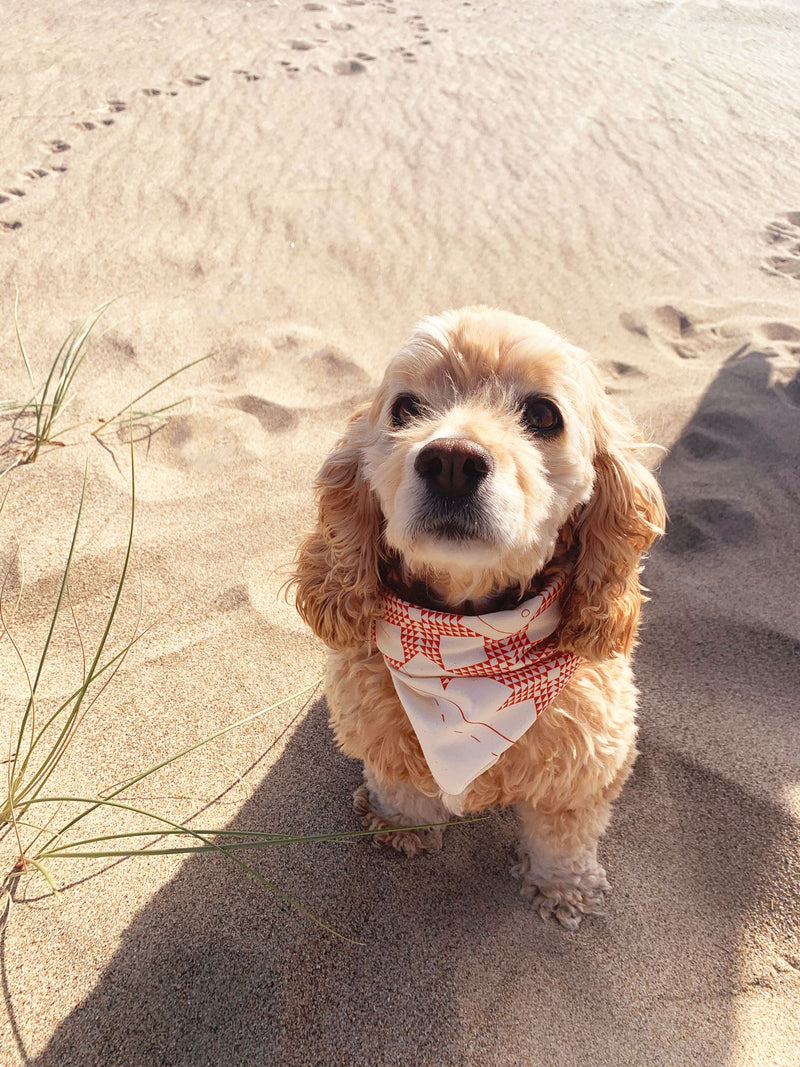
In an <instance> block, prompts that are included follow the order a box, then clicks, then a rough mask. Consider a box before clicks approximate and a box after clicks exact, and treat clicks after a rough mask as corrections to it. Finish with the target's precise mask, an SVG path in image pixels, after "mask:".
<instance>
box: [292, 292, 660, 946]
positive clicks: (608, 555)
mask: <svg viewBox="0 0 800 1067" xmlns="http://www.w3.org/2000/svg"><path fill="white" fill-rule="evenodd" d="M642 448H643V446H642V444H641V441H640V439H639V437H638V436H637V434H636V432H635V430H634V428H633V426H632V424H631V423H630V422H629V421H628V420H627V418H626V417H625V416H624V415H622V414H621V412H620V411H618V410H617V409H616V408H615V407H614V406H613V405H612V403H611V402H610V400H609V399H608V398H607V397H606V395H605V392H604V389H603V387H602V385H601V383H600V380H599V377H598V375H597V372H596V371H595V369H594V368H593V366H592V364H591V362H590V360H589V357H588V356H587V355H586V354H585V353H584V352H583V351H581V350H580V349H577V348H575V347H573V346H572V345H570V344H568V343H566V342H565V341H563V340H562V339H561V338H560V337H558V336H557V335H556V334H554V333H553V332H552V331H550V330H549V329H547V328H546V327H545V326H543V325H541V324H540V323H537V322H532V321H530V320H528V319H525V318H521V317H519V316H516V315H511V314H508V313H505V312H501V311H497V310H494V309H490V308H486V307H474V308H465V309H463V310H460V311H450V312H447V313H445V314H443V315H441V316H439V317H436V318H429V319H425V320H424V321H423V322H422V323H420V325H419V326H418V327H417V328H416V330H415V331H414V333H413V335H412V336H411V338H410V340H409V341H408V342H407V343H406V344H405V345H404V346H403V348H402V349H401V350H400V352H398V354H397V355H396V356H395V357H394V358H393V359H392V361H391V362H390V364H389V367H388V369H387V371H386V375H385V377H384V380H383V383H382V384H381V385H380V387H379V388H378V390H377V393H376V394H375V397H374V399H373V400H372V401H371V402H370V403H368V404H366V405H365V406H364V407H362V408H361V409H360V410H358V411H357V412H356V413H355V414H354V415H353V416H352V418H351V419H350V421H349V424H348V426H347V429H346V432H345V435H344V437H343V438H342V439H341V440H340V441H339V443H338V444H337V445H336V447H335V448H334V449H333V451H332V452H331V454H330V455H329V456H328V458H327V459H326V460H325V462H324V464H323V466H322V469H321V471H320V474H319V477H318V483H317V488H318V506H319V510H318V521H317V524H316V529H315V530H314V531H313V532H312V533H311V534H309V535H308V536H307V537H306V538H305V540H304V541H303V543H302V545H301V546H300V549H299V551H298V556H297V564H296V572H295V575H294V578H293V583H294V585H295V587H296V598H297V607H298V610H299V612H300V614H301V615H302V617H303V618H304V619H305V620H306V622H308V624H309V625H310V626H311V627H312V629H313V630H314V631H315V633H316V634H317V635H318V636H319V637H320V638H322V640H323V641H324V642H325V643H326V644H327V645H328V646H329V647H330V648H331V649H332V650H333V651H332V653H331V655H330V657H329V666H328V674H327V697H328V703H329V707H330V713H331V725H332V728H333V731H334V734H335V737H336V740H337V742H338V744H339V745H340V747H341V749H342V750H343V752H345V753H346V754H347V755H348V756H350V757H352V758H353V759H358V760H361V761H362V762H363V764H364V784H363V786H361V787H360V788H359V789H358V790H357V792H356V794H355V797H354V801H355V807H356V810H357V812H358V813H359V814H360V815H361V817H362V822H363V825H364V826H365V827H366V828H368V829H372V830H382V831H384V832H383V833H380V834H378V835H377V836H376V840H377V841H378V842H379V843H382V844H385V845H389V846H392V847H394V848H396V849H398V850H399V851H402V852H404V853H406V854H407V855H414V854H416V853H418V852H421V851H423V850H426V849H438V848H439V847H440V845H441V838H442V831H441V828H439V827H431V828H429V829H421V830H406V829H403V828H404V827H413V826H420V825H424V824H432V823H442V822H445V821H447V820H448V819H449V818H450V817H451V816H452V815H464V814H467V813H476V812H481V811H484V810H486V809H488V808H492V807H495V806H498V805H499V806H502V807H505V806H508V805H513V807H514V808H515V809H516V811H517V813H518V814H519V817H520V820H521V824H522V825H521V841H520V848H519V858H518V862H517V864H516V866H515V868H514V873H515V875H516V876H517V877H519V878H520V879H521V880H522V890H521V892H522V894H523V895H524V896H525V898H526V899H527V900H529V901H530V903H531V904H532V905H533V906H534V907H535V908H536V909H538V911H539V912H540V913H541V914H542V915H543V916H545V917H546V916H548V915H554V916H555V917H556V918H557V919H558V920H559V921H560V922H561V924H562V925H563V926H565V927H567V928H568V929H570V930H574V929H577V927H578V925H579V924H580V922H581V919H582V917H583V916H584V915H585V914H591V915H597V914H602V911H603V906H604V902H605V897H606V894H607V892H608V890H609V886H608V882H607V881H606V875H605V871H604V870H603V867H602V866H601V865H600V863H599V861H598V856H597V849H598V842H599V839H600V837H601V835H602V834H603V832H604V831H605V829H606V827H607V825H608V822H609V818H610V814H611V806H612V804H613V802H614V800H615V798H616V797H617V794H618V793H619V791H620V789H621V788H622V785H623V783H624V782H625V780H626V778H627V777H628V775H629V774H630V771H631V767H632V765H633V762H634V759H635V757H636V723H635V711H636V697H637V692H636V688H635V686H634V682H633V676H632V673H631V651H632V648H633V645H634V641H635V637H636V630H637V626H638V621H639V612H640V608H641V605H642V601H643V594H642V589H641V586H640V583H639V574H640V571H641V557H642V553H643V552H645V550H646V549H647V548H649V546H650V545H651V543H652V542H653V540H654V539H655V537H656V536H657V535H658V534H660V533H662V532H663V525H664V521H665V513H664V504H663V500H662V496H661V493H660V491H659V488H658V485H657V484H656V481H655V479H654V477H653V475H652V474H651V473H650V471H649V470H648V469H647V468H646V467H645V466H644V465H643V463H642V462H641V460H640V458H639V456H640V454H641V450H642Z"/></svg>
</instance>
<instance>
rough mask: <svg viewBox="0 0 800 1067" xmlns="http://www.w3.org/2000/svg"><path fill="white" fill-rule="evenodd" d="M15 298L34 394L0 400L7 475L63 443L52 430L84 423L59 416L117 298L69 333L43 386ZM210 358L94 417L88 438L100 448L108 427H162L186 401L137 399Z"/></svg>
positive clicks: (22, 351) (63, 430)
mask: <svg viewBox="0 0 800 1067" xmlns="http://www.w3.org/2000/svg"><path fill="white" fill-rule="evenodd" d="M18 299H19V298H18V296H17V298H16V299H15V301H14V328H15V332H16V337H17V345H18V347H19V351H20V355H21V356H22V361H23V363H24V364H25V370H26V373H27V375H28V381H29V383H30V387H31V390H32V393H31V396H30V398H29V399H28V400H25V401H21V402H20V401H14V400H6V401H3V402H0V412H2V413H3V414H4V417H5V418H6V419H8V418H11V420H12V434H11V438H10V440H9V441H7V442H6V443H5V444H4V445H2V447H0V452H4V453H5V454H6V455H9V456H10V457H11V461H10V463H7V465H6V466H5V468H4V470H3V471H0V473H6V471H8V470H10V469H11V468H12V467H16V466H21V465H23V464H26V463H33V462H34V461H35V460H36V459H37V457H38V456H39V454H40V452H41V450H42V449H43V448H44V447H45V446H48V445H50V446H53V445H63V444H64V441H62V440H58V439H57V438H56V432H58V434H60V435H61V436H62V437H63V436H64V435H65V434H66V433H68V432H69V431H70V430H75V429H78V428H79V426H80V425H86V424H77V425H73V426H68V427H63V426H62V425H61V416H62V415H63V413H64V412H65V410H66V408H67V407H68V405H69V403H70V402H71V400H72V399H73V398H74V396H75V389H74V382H75V378H76V376H77V374H78V371H79V370H80V368H81V365H82V364H83V362H84V359H85V358H86V355H87V352H88V347H89V340H90V337H91V335H92V332H93V331H94V329H95V326H96V325H97V323H98V321H99V320H100V318H101V317H102V316H103V314H104V313H105V312H106V310H107V309H108V308H109V307H110V306H111V305H112V304H113V303H114V302H115V300H116V299H117V298H116V297H113V298H112V299H111V300H107V301H106V302H105V303H103V304H101V305H100V306H99V307H98V308H95V310H94V311H92V312H91V313H90V314H89V315H87V316H86V318H84V319H83V320H82V321H81V322H80V323H79V324H78V325H77V326H76V327H75V328H74V329H73V330H72V331H71V332H70V333H69V334H68V335H67V337H66V338H65V340H64V341H63V343H62V344H61V347H60V348H59V349H58V352H57V353H56V355H55V358H54V359H53V360H52V361H51V363H50V367H49V370H48V372H47V375H46V377H45V379H44V384H42V385H37V384H36V378H35V375H34V371H33V367H32V365H31V361H30V358H29V356H28V351H27V349H26V347H25V342H24V341H23V339H22V333H21V331H20V327H19V316H18V307H17V305H18ZM210 358H211V357H210V355H205V356H200V357H199V358H198V359H193V360H191V361H190V362H188V363H185V364H183V366H181V367H178V369H177V370H174V371H172V372H171V373H169V374H167V375H165V376H164V377H163V378H160V379H159V380H158V381H157V382H155V383H154V384H152V385H150V386H148V387H147V389H145V390H144V391H143V392H141V393H139V395H138V396H136V397H134V398H133V400H130V401H128V403H127V404H125V405H124V406H123V407H121V408H120V409H119V411H117V412H116V413H115V414H113V415H111V416H109V417H102V418H98V420H97V421H98V423H99V425H97V426H96V427H95V428H94V429H92V430H91V431H90V434H91V436H92V437H93V438H94V439H95V440H96V441H98V442H100V443H101V444H102V443H103V438H104V435H106V434H107V433H108V431H109V430H110V429H114V430H119V429H121V428H126V427H127V428H131V427H133V428H134V430H137V429H141V430H143V432H144V434H145V435H147V436H149V435H150V434H152V433H153V432H154V430H155V429H157V428H159V427H160V426H162V425H163V424H164V422H165V421H166V419H167V417H168V416H167V412H169V411H170V410H171V409H173V408H175V407H177V406H178V405H179V404H183V403H185V398H184V399H181V400H176V401H173V403H171V404H165V405H162V406H161V407H156V408H148V407H140V406H139V405H140V403H141V401H142V400H144V399H145V398H146V397H148V396H150V395H151V394H152V393H154V392H155V391H156V390H157V389H159V388H160V387H161V386H162V385H165V384H166V382H168V381H170V380H171V379H172V378H174V377H176V376H177V375H178V374H182V373H183V372H184V371H186V370H189V368H190V367H194V366H195V365H196V364H198V363H202V362H203V361H204V360H206V359H210ZM57 422H58V423H59V426H58V428H57V427H56V423H57Z"/></svg>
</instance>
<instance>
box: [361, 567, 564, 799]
mask: <svg viewBox="0 0 800 1067" xmlns="http://www.w3.org/2000/svg"><path fill="white" fill-rule="evenodd" d="M566 580H567V576H566V574H562V575H559V576H558V577H557V578H556V579H555V580H554V581H553V582H551V583H550V584H549V585H548V586H547V587H546V588H545V589H543V590H542V592H541V593H539V594H538V595H537V596H535V597H532V598H531V599H530V600H526V601H525V602H524V603H523V604H520V605H519V606H518V607H516V608H513V609H511V610H510V611H496V612H490V613H487V614H485V615H451V614H448V613H447V612H443V611H431V610H429V609H428V608H420V607H416V606H415V605H414V604H409V603H407V602H406V601H405V600H401V599H400V598H399V597H397V596H395V595H394V594H393V593H385V594H384V597H383V600H382V611H381V618H379V619H378V620H376V622H375V627H374V637H375V643H376V644H377V646H378V648H379V649H380V651H381V652H382V653H383V658H384V660H385V661H386V666H387V667H388V668H389V673H390V674H391V676H392V681H393V682H394V687H395V689H396V690H397V695H398V697H399V698H400V702H401V704H402V705H403V708H404V709H405V712H406V714H407V715H408V718H409V720H410V722H411V725H412V726H413V728H414V732H415V734H416V735H417V739H418V740H419V743H420V746H421V748H422V752H423V755H424V756H425V759H426V761H427V763H428V767H429V768H430V771H431V774H432V775H433V777H434V778H435V779H436V783H437V784H438V785H439V787H440V788H441V790H442V792H443V793H448V794H451V795H452V794H458V793H461V792H462V791H463V790H464V789H466V788H467V786H468V785H469V784H470V782H472V781H473V780H474V779H475V778H477V777H478V775H479V774H482V773H483V772H484V771H486V770H488V769H489V767H491V766H492V765H493V764H494V763H496V762H497V760H498V759H499V758H500V755H501V754H502V753H503V752H505V750H506V749H507V748H510V746H511V745H513V744H514V742H515V741H517V740H518V739H519V738H520V737H522V735H523V734H524V733H525V731H526V730H527V729H528V727H530V726H531V725H532V724H533V723H534V722H535V721H536V719H537V717H538V716H539V715H540V714H541V712H543V711H544V709H545V708H546V707H547V706H548V704H550V703H552V701H553V700H554V699H555V698H556V696H557V695H558V694H559V693H560V692H561V690H562V689H563V688H564V686H565V685H566V684H567V682H568V681H569V680H570V678H571V677H572V676H573V674H574V673H575V671H576V670H577V669H578V666H579V665H580V662H581V661H580V657H578V656H576V655H574V654H573V653H571V652H561V651H559V650H558V648H557V647H556V641H555V639H553V637H552V635H553V632H554V631H555V629H556V627H557V626H558V623H559V619H560V617H561V609H560V606H559V597H560V596H561V593H562V591H563V589H564V585H565V583H566Z"/></svg>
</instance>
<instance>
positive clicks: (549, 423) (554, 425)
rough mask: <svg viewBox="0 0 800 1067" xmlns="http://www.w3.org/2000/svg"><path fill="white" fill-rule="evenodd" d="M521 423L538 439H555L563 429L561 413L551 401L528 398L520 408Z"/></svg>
mask: <svg viewBox="0 0 800 1067" xmlns="http://www.w3.org/2000/svg"><path fill="white" fill-rule="evenodd" d="M522 423H523V425H524V427H525V429H526V430H528V431H530V433H533V434H536V435H537V436H538V437H555V435H556V434H557V433H559V432H560V431H561V430H563V428H564V420H563V419H562V418H561V412H560V411H559V410H558V408H557V407H556V406H555V404H554V403H553V401H552V400H545V399H544V397H541V396H529V397H528V399H527V400H526V401H525V404H524V406H523V408H522Z"/></svg>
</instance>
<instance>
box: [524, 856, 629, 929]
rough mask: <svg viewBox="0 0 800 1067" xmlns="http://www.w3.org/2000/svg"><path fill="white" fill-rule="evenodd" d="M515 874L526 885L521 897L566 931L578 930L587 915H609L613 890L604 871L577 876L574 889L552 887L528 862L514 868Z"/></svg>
mask: <svg viewBox="0 0 800 1067" xmlns="http://www.w3.org/2000/svg"><path fill="white" fill-rule="evenodd" d="M511 874H512V875H513V876H514V877H515V878H519V879H521V881H522V886H521V887H520V891H519V892H520V896H522V897H523V898H524V899H525V900H527V902H528V903H529V904H530V906H531V907H532V908H533V909H534V910H535V911H538V912H539V914H540V915H541V917H542V918H543V919H549V918H550V917H553V918H555V919H557V920H558V921H559V922H560V923H561V925H562V926H563V927H564V929H565V930H571V931H573V932H574V931H575V930H577V929H578V927H579V926H580V925H581V922H582V921H583V917H584V916H585V915H596V916H600V915H605V910H606V907H605V906H606V900H607V897H608V894H609V893H610V892H611V886H610V885H609V884H608V881H607V879H606V874H605V871H604V870H603V868H602V867H598V868H597V870H596V871H590V872H583V873H581V874H578V875H575V876H574V883H575V884H574V885H554V884H552V882H551V881H549V880H548V879H547V878H546V877H543V876H542V875H541V872H540V873H538V874H535V873H533V872H532V871H531V870H530V864H529V863H528V862H527V861H526V860H525V859H522V860H520V862H519V863H517V864H515V865H514V866H513V867H512V868H511Z"/></svg>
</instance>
